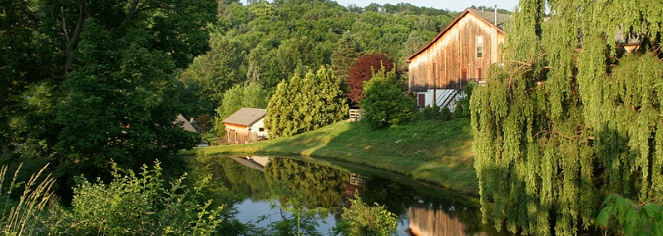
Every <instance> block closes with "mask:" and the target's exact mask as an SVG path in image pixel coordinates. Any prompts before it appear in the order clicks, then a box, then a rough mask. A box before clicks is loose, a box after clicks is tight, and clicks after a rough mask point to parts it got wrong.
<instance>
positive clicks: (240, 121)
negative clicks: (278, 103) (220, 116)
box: [223, 107, 267, 127]
mask: <svg viewBox="0 0 663 236" xmlns="http://www.w3.org/2000/svg"><path fill="white" fill-rule="evenodd" d="M266 114H267V110H266V109H259V108H247V107H242V108H240V109H239V110H238V111H236V112H235V113H233V114H232V115H230V117H228V118H226V119H225V120H223V123H228V124H235V125H242V126H247V127H248V126H251V125H253V124H254V123H256V122H258V120H260V119H262V118H263V117H265V115H266Z"/></svg>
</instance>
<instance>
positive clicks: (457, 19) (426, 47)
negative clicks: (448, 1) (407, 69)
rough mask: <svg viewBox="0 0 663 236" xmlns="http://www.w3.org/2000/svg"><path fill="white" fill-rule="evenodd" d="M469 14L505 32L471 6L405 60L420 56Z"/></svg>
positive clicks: (498, 30)
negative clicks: (471, 9) (471, 8)
mask: <svg viewBox="0 0 663 236" xmlns="http://www.w3.org/2000/svg"><path fill="white" fill-rule="evenodd" d="M467 14H472V15H474V16H475V17H477V18H479V19H481V21H483V22H484V23H486V24H488V25H490V26H492V27H493V28H495V29H496V30H497V32H500V33H502V34H504V30H502V29H500V27H497V25H495V24H494V23H491V22H490V21H488V20H486V19H484V18H483V17H481V16H479V15H477V14H475V13H474V12H472V11H470V8H469V7H468V8H466V9H465V11H463V12H462V13H460V15H459V16H458V17H456V19H454V21H452V22H451V23H450V24H449V25H447V27H446V28H444V30H442V31H440V33H438V34H437V36H435V38H433V40H431V41H430V42H428V44H426V45H424V46H423V47H422V48H421V49H419V51H417V52H415V53H414V54H412V55H410V56H408V57H407V58H405V61H406V62H410V60H412V59H413V58H414V57H416V56H418V55H419V54H421V53H422V52H424V51H426V50H427V49H428V48H429V47H430V46H432V45H433V44H434V43H435V42H436V41H437V40H438V39H440V38H441V37H442V35H444V34H445V33H446V32H447V31H449V30H450V29H451V27H453V26H454V25H456V23H458V21H460V19H462V18H463V17H465V15H467Z"/></svg>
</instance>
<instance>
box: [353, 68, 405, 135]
mask: <svg viewBox="0 0 663 236" xmlns="http://www.w3.org/2000/svg"><path fill="white" fill-rule="evenodd" d="M397 81H398V76H397V75H396V72H395V71H394V70H392V71H389V72H386V71H385V68H382V69H380V70H379V71H378V72H377V73H376V74H374V75H373V78H371V80H369V81H367V82H366V84H365V86H364V94H365V95H366V97H364V98H363V99H362V100H361V108H362V109H364V110H366V115H365V116H364V119H363V120H365V121H366V122H368V123H369V124H371V127H373V128H374V129H378V128H385V127H389V126H393V125H399V124H404V123H406V122H408V121H410V119H412V118H413V117H414V115H415V112H416V106H417V104H416V101H415V100H414V98H413V97H411V96H409V95H407V94H405V91H403V89H401V88H400V87H399V86H398V82H397Z"/></svg>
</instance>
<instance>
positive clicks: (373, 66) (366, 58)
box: [345, 53, 394, 108]
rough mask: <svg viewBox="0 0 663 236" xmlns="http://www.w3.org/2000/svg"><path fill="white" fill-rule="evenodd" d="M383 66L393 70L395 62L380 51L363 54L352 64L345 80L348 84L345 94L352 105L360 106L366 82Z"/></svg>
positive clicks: (386, 69) (387, 69) (354, 106)
mask: <svg viewBox="0 0 663 236" xmlns="http://www.w3.org/2000/svg"><path fill="white" fill-rule="evenodd" d="M382 67H384V69H385V71H391V69H392V68H393V67H394V63H393V62H392V61H391V60H389V59H388V58H387V56H386V55H384V54H379V53H373V54H367V55H363V56H361V57H359V58H357V61H355V62H354V63H353V64H352V67H351V68H350V70H349V71H348V77H347V80H346V81H345V83H346V85H347V86H348V91H347V93H346V95H345V96H346V97H347V98H348V100H350V107H353V108H356V107H359V100H361V99H362V98H363V97H364V82H365V81H368V80H370V79H371V77H373V74H374V73H376V72H377V71H378V70H380V68H382Z"/></svg>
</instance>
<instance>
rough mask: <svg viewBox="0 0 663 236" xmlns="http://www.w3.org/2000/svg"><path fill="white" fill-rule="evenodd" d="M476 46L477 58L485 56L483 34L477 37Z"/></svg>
mask: <svg viewBox="0 0 663 236" xmlns="http://www.w3.org/2000/svg"><path fill="white" fill-rule="evenodd" d="M475 46H476V56H477V58H482V57H483V36H481V35H479V36H477V37H476V41H475Z"/></svg>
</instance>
